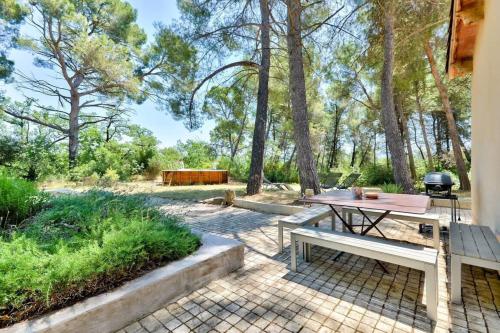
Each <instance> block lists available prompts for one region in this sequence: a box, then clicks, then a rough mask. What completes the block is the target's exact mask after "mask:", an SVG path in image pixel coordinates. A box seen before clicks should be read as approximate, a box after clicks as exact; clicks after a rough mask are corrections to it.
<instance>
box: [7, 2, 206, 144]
mask: <svg viewBox="0 0 500 333" xmlns="http://www.w3.org/2000/svg"><path fill="white" fill-rule="evenodd" d="M129 3H131V4H132V6H134V7H135V8H136V9H137V14H138V18H137V21H138V24H139V25H140V26H141V27H142V28H143V29H144V30H145V31H146V32H147V33H148V35H149V36H150V39H151V38H152V36H153V34H154V27H153V24H154V23H155V22H163V23H165V24H169V23H170V22H172V20H174V19H176V18H178V17H179V11H178V10H177V5H176V1H175V0H129ZM22 32H23V30H21V33H22ZM10 57H11V58H12V59H14V60H15V62H16V69H17V70H20V71H22V72H24V73H25V74H28V75H32V74H33V75H35V76H36V77H37V78H46V77H47V75H48V72H46V71H43V70H40V69H38V68H36V67H35V66H33V58H32V55H31V54H30V53H28V52H26V51H22V50H14V51H12V52H11V53H10ZM0 89H2V90H5V92H6V95H7V96H9V97H10V98H12V99H14V100H23V99H24V97H23V95H22V94H21V93H20V92H19V91H18V90H17V89H16V87H15V84H10V85H7V86H3V84H0ZM131 108H132V109H133V110H135V112H134V114H133V115H132V116H131V122H132V123H135V124H138V125H141V126H143V127H145V128H147V129H149V130H151V131H153V133H154V134H155V136H156V137H157V138H158V139H159V140H160V141H161V145H162V146H173V145H175V144H176V143H177V141H178V140H182V141H185V140H187V139H201V140H208V139H209V133H210V130H211V128H212V127H213V124H212V123H206V124H205V125H204V126H203V127H202V128H201V129H199V130H196V131H188V130H187V129H186V128H185V127H184V125H183V123H182V122H180V121H175V120H173V119H172V117H171V116H170V115H168V114H167V113H166V112H164V111H158V109H157V107H156V105H155V104H154V103H151V102H146V103H144V104H142V105H131Z"/></svg>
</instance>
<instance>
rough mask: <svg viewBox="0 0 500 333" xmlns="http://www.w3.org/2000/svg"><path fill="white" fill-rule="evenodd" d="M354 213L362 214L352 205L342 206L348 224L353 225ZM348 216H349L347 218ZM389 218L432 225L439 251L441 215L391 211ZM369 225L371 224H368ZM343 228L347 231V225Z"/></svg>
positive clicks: (373, 213)
mask: <svg viewBox="0 0 500 333" xmlns="http://www.w3.org/2000/svg"><path fill="white" fill-rule="evenodd" d="M363 213H365V214H366V215H367V216H370V217H371V216H373V217H378V216H380V215H381V214H382V213H384V212H383V211H381V210H375V209H363ZM352 214H361V213H360V212H359V211H358V210H357V209H356V208H352V207H342V218H343V219H344V220H345V221H347V223H348V224H350V225H351V226H352ZM346 216H347V218H346ZM387 218H389V219H396V220H404V221H408V222H414V223H418V224H430V225H432V238H433V246H434V248H435V249H437V250H438V251H439V215H438V214H433V213H426V214H408V213H398V212H391V213H389V215H387ZM368 225H369V224H368ZM343 230H344V231H345V227H344V226H343Z"/></svg>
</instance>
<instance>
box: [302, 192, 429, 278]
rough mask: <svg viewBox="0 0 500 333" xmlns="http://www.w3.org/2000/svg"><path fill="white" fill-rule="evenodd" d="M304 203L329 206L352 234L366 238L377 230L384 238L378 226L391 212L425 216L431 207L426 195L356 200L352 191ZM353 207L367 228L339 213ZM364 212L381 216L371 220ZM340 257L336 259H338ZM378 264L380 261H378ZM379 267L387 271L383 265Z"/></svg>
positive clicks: (391, 195) (388, 196)
mask: <svg viewBox="0 0 500 333" xmlns="http://www.w3.org/2000/svg"><path fill="white" fill-rule="evenodd" d="M302 201H303V202H304V203H310V204H323V205H328V206H329V207H330V208H331V209H332V211H333V213H334V214H335V215H336V217H337V218H339V219H340V221H341V222H342V224H343V225H344V227H345V228H346V229H347V230H349V232H351V233H352V234H360V235H361V236H365V235H366V234H367V233H368V232H369V231H370V230H372V229H374V228H375V230H377V231H378V232H379V233H380V234H381V235H382V236H383V237H384V238H385V236H384V234H383V233H382V232H381V231H380V229H379V228H378V227H377V225H378V224H379V223H380V222H381V221H382V220H383V219H384V218H385V217H387V215H389V214H390V213H391V212H399V213H408V214H425V213H426V211H427V207H428V206H429V197H427V196H424V195H412V194H394V193H379V194H378V199H367V198H364V197H363V198H362V199H354V198H353V194H352V193H351V192H350V191H330V192H326V193H322V194H318V195H314V196H311V197H306V198H304V199H302ZM336 207H340V208H341V209H342V207H351V208H355V209H357V210H358V211H359V213H360V214H361V215H362V216H363V218H364V219H366V221H367V222H368V224H367V226H366V228H365V225H364V220H363V225H351V224H350V223H348V221H346V220H345V219H344V218H343V217H342V214H341V211H340V213H339V211H338V208H336ZM363 210H380V211H381V214H380V215H379V216H378V217H377V218H376V219H374V220H372V219H370V217H369V216H368V214H366V213H365V212H364V211H363ZM353 226H354V227H358V226H361V231H360V232H359V233H357V232H356V231H355V230H354V229H353ZM341 254H342V253H340V254H339V255H338V256H340V255H341ZM338 256H337V257H336V258H338ZM377 262H378V261H377ZM378 263H379V265H380V266H381V267H382V269H384V271H386V269H385V267H384V266H383V265H382V263H380V262H378Z"/></svg>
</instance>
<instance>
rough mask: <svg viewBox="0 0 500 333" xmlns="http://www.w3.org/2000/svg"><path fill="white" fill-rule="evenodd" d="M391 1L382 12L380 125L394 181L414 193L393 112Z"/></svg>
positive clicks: (392, 11) (392, 15)
mask: <svg viewBox="0 0 500 333" xmlns="http://www.w3.org/2000/svg"><path fill="white" fill-rule="evenodd" d="M393 6H394V5H393V3H392V1H388V2H386V7H385V10H384V63H383V68H382V93H381V105H382V123H383V124H384V130H385V135H386V140H387V145H388V147H389V151H390V153H391V162H392V169H393V170H392V171H393V173H394V180H395V181H396V183H397V184H399V185H401V187H402V188H403V190H404V192H405V193H414V192H415V189H414V188H413V183H412V180H411V177H410V172H409V170H408V165H407V163H406V158H405V151H404V147H403V140H402V138H401V135H400V132H399V129H398V121H397V118H396V113H395V110H394V90H393V83H392V79H393V78H392V75H393V71H394V8H393Z"/></svg>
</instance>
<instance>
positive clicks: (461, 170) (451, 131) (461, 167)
mask: <svg viewBox="0 0 500 333" xmlns="http://www.w3.org/2000/svg"><path fill="white" fill-rule="evenodd" d="M424 48H425V53H426V54H427V59H428V60H429V64H430V66H431V71H432V76H433V77H434V82H435V83H436V87H437V89H438V90H439V95H440V97H441V102H442V103H443V108H444V112H445V115H446V120H447V123H448V135H449V137H450V139H451V144H452V148H453V155H454V156H455V163H456V165H457V172H458V178H459V179H460V189H462V190H464V191H469V190H470V180H469V176H468V175H467V167H466V166H465V161H464V157H463V154H462V149H461V147H460V139H459V136H458V131H457V125H456V123H455V118H454V117H453V111H452V110H451V105H450V99H449V98H448V91H447V89H446V87H445V85H444V84H443V82H442V81H441V77H440V75H439V72H438V70H437V66H436V61H435V60H434V55H433V52H432V48H431V45H430V43H429V41H426V42H425V44H424Z"/></svg>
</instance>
